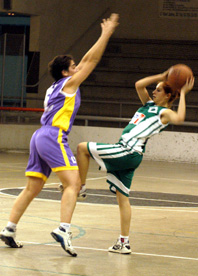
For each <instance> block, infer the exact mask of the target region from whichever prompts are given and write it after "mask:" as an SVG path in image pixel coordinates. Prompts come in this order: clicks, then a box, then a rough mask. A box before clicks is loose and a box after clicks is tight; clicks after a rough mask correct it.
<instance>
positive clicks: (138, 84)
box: [135, 81, 142, 89]
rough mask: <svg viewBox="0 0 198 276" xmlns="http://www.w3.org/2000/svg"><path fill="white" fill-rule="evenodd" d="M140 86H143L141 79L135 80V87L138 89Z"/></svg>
mask: <svg viewBox="0 0 198 276" xmlns="http://www.w3.org/2000/svg"><path fill="white" fill-rule="evenodd" d="M140 87H142V85H141V81H136V82H135V88H136V89H138V88H140Z"/></svg>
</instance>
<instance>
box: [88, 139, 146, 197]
mask: <svg viewBox="0 0 198 276" xmlns="http://www.w3.org/2000/svg"><path fill="white" fill-rule="evenodd" d="M87 148H88V151H89V153H90V155H91V157H92V158H93V159H94V160H95V161H96V162H97V163H98V165H99V169H101V170H102V171H107V183H109V184H110V187H109V188H110V191H111V192H113V193H116V190H118V191H119V192H121V193H122V194H123V195H125V196H127V197H128V196H129V192H130V187H131V182H132V178H133V175H134V171H135V169H137V167H138V166H139V165H140V163H141V161H142V158H143V155H142V154H139V153H138V152H135V151H134V152H132V151H131V149H130V150H129V149H127V148H126V147H124V146H123V145H121V144H119V143H117V144H103V143H94V142H89V143H87Z"/></svg>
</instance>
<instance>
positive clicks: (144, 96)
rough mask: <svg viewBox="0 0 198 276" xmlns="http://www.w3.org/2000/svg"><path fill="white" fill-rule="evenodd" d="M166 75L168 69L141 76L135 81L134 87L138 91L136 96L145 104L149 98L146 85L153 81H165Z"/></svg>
mask: <svg viewBox="0 0 198 276" xmlns="http://www.w3.org/2000/svg"><path fill="white" fill-rule="evenodd" d="M167 75H168V71H165V72H164V73H162V74H158V75H154V76H150V77H146V78H143V79H141V80H139V81H137V82H136V83H135V88H136V91H137V93H138V96H139V98H140V100H141V102H142V104H143V105H145V103H146V102H148V101H149V100H151V98H150V96H149V93H148V90H147V89H146V87H147V86H149V85H151V84H153V83H158V82H160V81H165V80H166V78H167Z"/></svg>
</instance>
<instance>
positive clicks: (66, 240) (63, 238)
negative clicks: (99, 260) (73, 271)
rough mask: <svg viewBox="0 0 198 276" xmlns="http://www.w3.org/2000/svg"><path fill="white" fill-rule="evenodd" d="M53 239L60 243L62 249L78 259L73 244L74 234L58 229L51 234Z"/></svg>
mask: <svg viewBox="0 0 198 276" xmlns="http://www.w3.org/2000/svg"><path fill="white" fill-rule="evenodd" d="M51 235H52V237H53V238H54V239H55V240H56V241H57V242H60V244H61V246H62V248H63V249H64V250H65V251H66V252H67V253H68V254H70V255H71V256H72V257H76V256H77V253H76V251H75V249H74V248H73V246H72V244H71V239H72V233H71V232H68V231H66V230H65V229H64V228H62V227H58V228H56V229H55V230H54V231H52V232H51Z"/></svg>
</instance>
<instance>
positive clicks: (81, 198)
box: [77, 194, 87, 201]
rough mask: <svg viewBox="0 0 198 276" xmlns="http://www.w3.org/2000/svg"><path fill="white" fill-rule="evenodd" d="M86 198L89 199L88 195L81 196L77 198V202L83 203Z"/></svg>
mask: <svg viewBox="0 0 198 276" xmlns="http://www.w3.org/2000/svg"><path fill="white" fill-rule="evenodd" d="M86 197H87V194H81V195H80V196H78V197H77V200H78V201H83V200H85V199H86Z"/></svg>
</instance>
